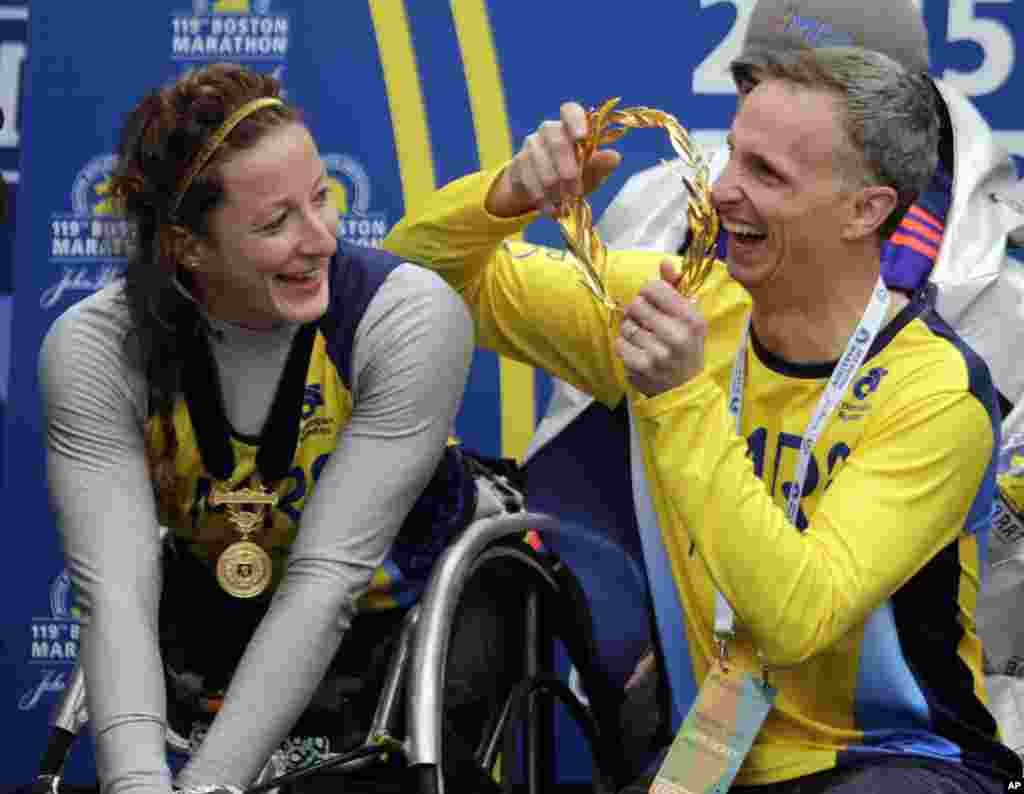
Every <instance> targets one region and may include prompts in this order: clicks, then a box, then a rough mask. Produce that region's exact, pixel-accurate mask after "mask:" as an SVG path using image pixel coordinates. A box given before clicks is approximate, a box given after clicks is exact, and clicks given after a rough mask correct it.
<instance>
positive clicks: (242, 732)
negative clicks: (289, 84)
mask: <svg viewBox="0 0 1024 794" xmlns="http://www.w3.org/2000/svg"><path fill="white" fill-rule="evenodd" d="M343 261H344V260H343ZM342 266H344V265H342ZM120 289H121V287H120V285H119V284H114V285H111V286H110V287H107V288H106V289H104V290H102V291H100V292H98V293H95V294H94V295H91V296H89V297H87V298H85V299H83V300H82V301H80V302H79V303H77V304H75V305H74V306H72V307H71V308H70V309H68V310H67V311H66V312H65V313H64V314H63V315H62V316H61V317H60V318H58V320H57V321H56V322H55V323H54V325H53V327H52V329H51V330H50V332H49V334H48V335H47V337H46V339H45V341H44V344H43V348H42V352H41V359H40V368H39V375H40V380H41V385H42V392H43V401H44V411H45V420H46V437H47V444H48V451H49V454H48V472H49V480H50V489H51V495H52V503H53V507H54V509H55V512H56V516H57V520H58V525H59V528H60V531H61V534H62V538H63V542H64V547H65V553H66V556H67V561H68V566H69V570H70V572H71V576H72V579H73V581H74V583H75V586H76V589H77V594H78V598H79V604H80V607H81V610H82V621H83V632H82V646H81V664H82V665H83V669H84V671H85V675H86V686H87V693H88V708H89V714H90V720H91V725H92V729H93V731H94V734H95V736H96V746H97V756H98V757H97V768H98V771H99V774H100V779H101V781H102V785H103V790H104V792H105V794H124V793H125V792H147V793H152V794H166V792H167V791H168V790H169V789H170V787H171V784H172V780H171V774H170V771H169V769H168V766H167V761H166V753H165V746H164V736H165V727H166V721H165V711H166V700H165V698H166V695H165V691H164V678H163V672H162V663H161V659H160V648H159V642H158V623H157V608H158V603H159V599H160V589H161V567H160V550H161V544H160V541H159V524H158V518H157V510H156V505H155V502H154V497H153V491H152V487H151V485H150V480H149V474H148V468H147V461H146V455H145V445H144V436H143V434H144V425H145V422H146V419H147V416H148V415H149V405H148V399H149V398H148V390H147V385H146V383H145V379H144V376H143V373H142V371H141V370H140V367H139V365H138V362H137V360H135V357H134V356H133V355H132V354H131V348H130V345H128V346H126V344H125V337H126V334H127V332H128V329H129V317H128V311H127V307H126V305H125V304H124V303H123V301H121V300H120V298H119V292H120ZM334 299H336V296H334V295H332V300H334ZM343 310H344V308H342V311H343ZM212 324H213V327H214V332H215V333H213V334H211V341H212V348H213V352H214V358H215V359H216V363H217V367H218V370H219V374H220V379H221V383H222V391H223V396H224V403H225V411H226V414H227V418H228V420H229V422H230V423H231V425H232V427H233V428H234V429H235V431H236V432H238V433H241V434H252V435H255V434H258V433H259V431H260V429H261V428H262V426H263V423H264V421H265V420H266V418H267V414H268V412H269V409H270V404H271V401H272V399H273V396H274V391H275V387H276V385H277V382H278V379H279V377H280V375H281V371H282V369H283V366H284V362H285V360H286V358H287V355H288V350H289V348H290V345H291V341H292V338H293V336H294V334H295V331H296V327H295V326H289V325H284V326H282V327H280V328H279V329H276V330H274V331H270V332H255V331H249V330H246V329H244V328H240V327H238V326H231V325H225V324H223V323H216V322H213V323H212ZM472 348H473V338H472V325H471V322H470V320H469V317H468V314H467V312H466V309H465V307H464V305H463V304H462V302H461V300H460V299H459V297H458V296H457V295H456V294H455V293H454V292H453V291H452V290H451V289H450V288H449V287H448V286H447V285H446V284H445V283H444V282H443V281H442V280H441V279H440V278H439V277H437V276H436V275H434V274H432V273H430V272H429V271H426V270H424V269H422V268H420V267H417V266H415V265H411V264H400V265H399V266H398V267H397V268H395V269H394V270H392V271H391V272H390V273H389V274H388V275H387V277H386V279H385V280H384V282H383V284H382V285H381V286H380V288H379V289H377V291H376V292H375V294H374V295H373V297H372V299H371V300H370V302H369V304H368V305H367V306H366V308H365V311H364V313H363V315H362V317H361V319H360V320H359V321H358V325H357V326H356V329H355V334H354V340H353V343H352V350H351V378H350V381H351V382H350V391H351V394H352V397H353V408H352V413H351V419H350V421H349V423H348V424H347V426H345V427H344V428H343V429H342V431H341V433H340V435H339V438H338V443H337V447H336V449H335V451H334V453H333V454H332V456H331V458H330V460H329V462H328V463H327V464H326V466H325V467H324V469H323V471H322V473H321V475H320V479H319V482H318V485H317V488H316V490H315V493H314V494H313V495H312V496H311V497H310V498H309V499H308V500H307V502H306V505H305V508H304V510H303V514H302V520H301V526H300V530H299V533H298V537H297V539H296V541H295V543H294V545H293V546H292V548H291V552H290V556H289V559H288V563H287V567H286V569H285V575H284V577H283V579H282V581H281V584H280V586H279V587H278V589H277V591H276V593H275V595H274V598H273V600H272V602H271V606H270V609H269V611H268V613H267V615H266V616H265V618H264V619H263V621H262V622H261V624H260V626H259V628H258V629H257V631H256V633H255V635H254V637H253V638H252V640H251V642H250V643H249V645H248V647H247V649H246V651H245V654H244V656H243V657H242V660H241V662H240V663H239V665H238V668H237V670H236V672H235V675H234V677H233V679H232V682H231V685H230V687H229V690H228V693H227V696H226V698H225V703H224V706H223V707H222V709H221V711H220V713H219V714H218V715H217V717H216V719H215V720H214V723H213V725H212V726H211V729H210V731H209V733H208V735H207V737H206V739H205V740H204V742H203V745H202V747H201V748H200V750H199V751H198V753H197V754H196V755H195V756H194V757H193V758H192V759H191V760H190V762H189V763H188V765H187V766H186V768H185V769H183V770H182V772H181V773H180V775H179V780H178V782H179V784H181V785H192V784H198V783H207V784H223V783H228V784H234V785H240V786H244V785H246V784H248V783H249V782H250V781H251V780H252V778H253V777H254V776H255V775H256V774H257V773H258V771H259V768H260V766H261V765H262V763H263V762H264V761H265V760H266V759H267V758H268V757H269V755H270V754H271V752H273V750H274V749H275V748H276V747H277V745H278V744H279V743H280V742H281V741H282V740H283V738H284V737H285V736H286V735H287V732H288V731H289V730H290V728H291V726H292V725H293V723H294V721H295V720H296V719H297V718H298V716H299V715H300V714H301V712H302V711H303V709H304V708H305V707H306V706H307V705H308V703H309V700H310V698H311V697H312V694H313V692H314V690H315V689H316V687H317V685H318V684H319V682H320V680H321V678H322V677H323V674H324V672H325V670H326V667H327V665H328V663H329V662H330V660H331V658H332V657H333V656H334V654H335V652H336V651H337V649H338V645H339V643H340V641H341V638H342V634H343V632H344V631H345V630H346V628H347V627H348V625H349V623H350V619H351V616H352V613H353V605H354V602H355V599H356V598H358V596H359V595H360V594H361V593H362V592H363V591H364V590H365V589H366V587H367V585H368V583H369V580H370V577H371V576H372V574H373V571H374V570H375V569H376V568H377V566H379V565H380V563H381V562H382V561H383V559H384V557H385V556H386V555H387V553H388V550H389V549H390V547H391V544H392V541H393V540H394V537H395V535H396V533H397V531H398V529H399V527H400V525H401V523H402V521H403V520H404V518H405V516H406V514H407V513H408V511H409V510H410V508H411V507H412V505H413V503H414V502H415V500H416V498H417V497H418V495H419V493H420V492H421V491H422V489H423V487H424V486H425V484H426V483H427V481H428V479H429V478H430V476H431V474H432V472H433V470H434V468H435V467H436V465H437V462H438V460H439V457H440V455H441V453H442V450H443V448H444V445H445V441H446V438H447V436H448V434H449V432H450V429H451V426H452V422H453V420H454V417H455V414H456V411H457V409H458V405H459V401H460V399H461V395H462V391H463V389H464V386H465V381H466V377H467V373H468V368H469V364H470V360H471V355H472Z"/></svg>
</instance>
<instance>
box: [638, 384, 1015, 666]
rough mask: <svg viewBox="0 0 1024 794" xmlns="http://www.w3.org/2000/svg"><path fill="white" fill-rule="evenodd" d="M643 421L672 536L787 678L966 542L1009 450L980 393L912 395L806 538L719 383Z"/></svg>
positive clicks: (838, 484)
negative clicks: (741, 432)
mask: <svg viewBox="0 0 1024 794" xmlns="http://www.w3.org/2000/svg"><path fill="white" fill-rule="evenodd" d="M910 391H913V389H912V388H911V389H910ZM635 411H636V414H637V416H638V421H639V422H640V423H641V425H642V427H643V432H644V433H645V434H646V435H647V436H648V438H649V439H650V441H649V447H648V449H649V452H648V454H649V455H651V457H652V458H653V460H652V461H651V462H652V463H653V468H654V470H655V477H656V480H657V482H656V483H655V484H654V488H655V489H656V490H657V491H658V492H660V493H661V494H662V495H664V499H665V510H666V511H667V513H668V514H669V515H670V516H671V521H670V522H669V529H668V530H667V531H669V532H672V531H679V528H680V527H685V529H686V530H688V536H689V538H690V539H692V541H693V544H694V547H695V550H696V552H697V553H698V554H699V555H700V556H701V558H702V559H703V561H704V562H705V563H706V565H707V567H708V570H709V571H710V574H711V577H712V580H713V581H714V584H715V586H716V587H717V588H718V589H719V590H720V591H721V592H722V594H723V595H724V596H725V597H726V599H727V600H728V601H729V603H730V604H731V605H732V607H733V609H734V610H735V611H736V616H737V621H738V622H739V623H741V624H742V625H743V626H744V627H746V628H747V629H749V631H750V632H751V635H752V639H753V641H754V643H755V644H756V646H757V647H758V648H759V650H760V651H761V652H762V653H763V654H764V656H765V660H766V662H767V663H768V664H770V665H779V666H787V665H791V664H797V663H799V662H801V661H803V660H805V659H807V658H809V657H811V656H813V655H814V654H816V653H818V652H819V651H822V650H824V649H826V648H828V647H829V646H831V645H832V644H833V643H834V642H835V641H836V640H838V639H839V638H840V637H842V636H843V635H844V634H846V633H847V632H848V631H849V630H850V629H851V628H852V627H854V626H855V625H857V624H859V623H860V622H862V621H863V620H865V619H866V618H867V616H868V615H869V614H870V613H871V612H872V611H874V610H875V609H876V608H877V607H878V606H880V605H881V603H882V602H883V601H884V600H885V599H887V598H888V597H889V596H891V595H892V594H893V593H894V592H895V591H896V590H897V589H898V588H899V587H900V586H902V585H903V584H904V583H905V582H906V581H907V580H908V579H910V577H912V576H913V575H914V574H915V573H917V572H918V571H919V570H920V569H921V568H922V567H924V565H925V564H926V563H927V562H928V561H929V560H930V559H931V558H932V557H934V556H935V555H936V554H937V553H938V552H939V551H940V550H941V549H943V548H944V547H945V546H947V545H948V544H950V543H951V542H953V540H954V539H956V537H957V536H958V534H959V533H960V532H961V531H962V529H963V527H964V526H965V524H966V523H967V517H968V514H969V513H970V511H971V508H972V505H973V503H974V501H975V499H976V497H977V495H978V493H979V491H983V488H982V485H983V482H984V480H985V479H986V477H987V476H988V474H987V469H988V467H989V464H990V462H991V456H992V451H993V447H994V444H995V440H994V430H993V427H992V423H991V421H990V420H989V417H988V414H987V413H986V411H985V408H984V406H983V405H982V404H981V402H980V401H979V400H978V399H976V398H975V397H974V396H973V395H971V394H970V393H968V392H967V391H965V390H964V391H957V390H954V389H951V390H947V391H937V390H934V389H933V390H932V391H931V392H930V393H922V391H920V390H919V391H918V392H917V394H916V395H913V394H909V395H905V396H904V397H903V398H901V399H900V400H899V401H898V404H896V405H893V406H892V407H891V408H890V409H888V410H887V412H886V414H885V416H883V417H879V421H878V423H877V425H876V426H875V427H874V428H873V429H872V430H871V431H870V433H869V434H868V435H866V436H865V437H863V438H862V440H861V442H860V443H859V444H858V445H857V447H856V448H855V449H854V450H853V451H852V452H851V454H850V456H849V457H848V458H847V460H846V462H845V464H844V465H843V466H842V468H841V469H839V470H838V472H837V474H836V475H835V478H834V479H833V481H832V482H831V483H830V484H829V485H828V486H827V487H826V489H825V491H824V494H823V495H822V496H821V497H820V500H819V501H818V502H817V504H816V505H814V506H813V507H812V508H811V509H808V506H807V505H806V504H805V505H804V507H805V510H807V512H808V516H809V525H808V527H807V529H806V530H805V531H804V532H799V531H797V530H796V529H795V528H794V527H793V526H792V525H790V524H789V522H788V521H787V519H786V515H785V511H784V509H783V508H782V507H781V506H780V505H778V504H776V503H775V501H774V500H773V499H772V498H771V495H770V494H769V492H768V490H767V488H766V486H765V485H764V483H763V482H762V481H761V480H760V479H758V477H757V476H756V475H755V473H754V469H753V464H752V463H751V461H750V460H749V459H748V457H747V444H746V441H745V440H744V439H742V438H741V437H740V436H738V435H737V434H736V432H735V430H734V419H733V417H732V416H731V415H730V414H729V412H728V410H727V406H726V395H725V393H724V392H723V391H722V389H721V387H720V386H719V385H718V384H717V383H716V382H715V381H713V380H712V379H711V377H709V376H708V375H706V374H702V375H700V376H699V377H697V378H695V379H694V380H693V381H691V382H689V383H687V384H685V385H684V386H681V387H679V388H677V389H674V390H672V391H670V392H666V393H664V394H661V395H658V396H656V397H654V398H652V399H649V400H640V401H638V402H637V403H636V405H635ZM805 501H806V500H805Z"/></svg>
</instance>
